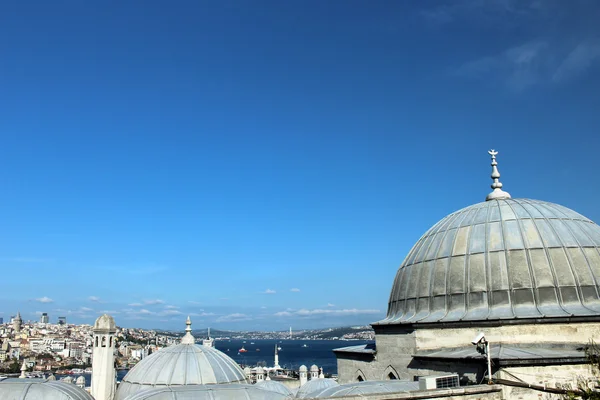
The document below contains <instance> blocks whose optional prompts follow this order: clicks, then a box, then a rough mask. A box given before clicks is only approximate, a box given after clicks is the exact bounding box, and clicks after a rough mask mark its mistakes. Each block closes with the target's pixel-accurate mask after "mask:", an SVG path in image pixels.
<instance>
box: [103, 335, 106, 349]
mask: <svg viewBox="0 0 600 400" xmlns="http://www.w3.org/2000/svg"><path fill="white" fill-rule="evenodd" d="M102 347H106V336H102Z"/></svg>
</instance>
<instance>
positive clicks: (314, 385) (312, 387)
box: [296, 378, 339, 399]
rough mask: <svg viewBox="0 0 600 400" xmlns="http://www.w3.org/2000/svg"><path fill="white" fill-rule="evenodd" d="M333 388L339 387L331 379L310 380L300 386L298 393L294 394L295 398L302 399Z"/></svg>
mask: <svg viewBox="0 0 600 400" xmlns="http://www.w3.org/2000/svg"><path fill="white" fill-rule="evenodd" d="M333 386H339V384H338V383H337V382H336V381H334V380H333V379H323V378H317V379H311V380H310V381H308V382H306V383H305V384H304V385H302V386H300V389H298V393H296V398H298V399H304V398H307V397H314V393H317V392H321V391H323V390H325V389H327V388H330V387H333Z"/></svg>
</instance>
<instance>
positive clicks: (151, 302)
mask: <svg viewBox="0 0 600 400" xmlns="http://www.w3.org/2000/svg"><path fill="white" fill-rule="evenodd" d="M164 303H165V302H164V300H161V299H153V300H144V304H146V305H150V306H151V305H156V304H164Z"/></svg>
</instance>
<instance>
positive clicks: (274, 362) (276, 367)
mask: <svg viewBox="0 0 600 400" xmlns="http://www.w3.org/2000/svg"><path fill="white" fill-rule="evenodd" d="M273 364H275V365H273V368H275V369H281V367H280V366H279V352H278V350H277V343H275V360H273Z"/></svg>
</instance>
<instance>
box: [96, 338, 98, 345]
mask: <svg viewBox="0 0 600 400" xmlns="http://www.w3.org/2000/svg"><path fill="white" fill-rule="evenodd" d="M96 347H98V336H96Z"/></svg>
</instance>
